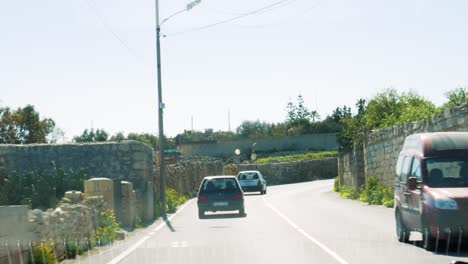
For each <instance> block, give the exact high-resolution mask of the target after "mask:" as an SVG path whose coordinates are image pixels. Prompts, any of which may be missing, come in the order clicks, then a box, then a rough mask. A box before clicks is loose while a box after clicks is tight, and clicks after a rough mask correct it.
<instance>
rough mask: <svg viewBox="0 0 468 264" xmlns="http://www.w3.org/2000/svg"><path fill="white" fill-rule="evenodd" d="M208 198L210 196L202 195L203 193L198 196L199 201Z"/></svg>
mask: <svg viewBox="0 0 468 264" xmlns="http://www.w3.org/2000/svg"><path fill="white" fill-rule="evenodd" d="M206 200H208V197H206V196H201V195H199V196H198V201H206Z"/></svg>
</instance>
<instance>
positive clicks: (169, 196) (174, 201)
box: [154, 188, 189, 218]
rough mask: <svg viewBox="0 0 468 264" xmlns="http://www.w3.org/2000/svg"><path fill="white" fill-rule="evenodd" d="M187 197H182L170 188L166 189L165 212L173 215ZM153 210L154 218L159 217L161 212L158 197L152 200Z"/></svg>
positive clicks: (182, 195)
mask: <svg viewBox="0 0 468 264" xmlns="http://www.w3.org/2000/svg"><path fill="white" fill-rule="evenodd" d="M188 197H189V195H184V194H182V193H179V192H177V191H176V190H174V189H172V188H166V212H167V213H174V212H175V211H176V210H177V207H178V206H179V205H181V204H183V203H185V202H186V201H187V200H188V199H189V198H188ZM154 204H155V209H154V214H155V215H154V216H155V218H158V217H161V216H162V213H163V210H162V205H161V199H160V197H159V196H157V197H155V199H154Z"/></svg>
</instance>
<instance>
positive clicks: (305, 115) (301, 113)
mask: <svg viewBox="0 0 468 264" xmlns="http://www.w3.org/2000/svg"><path fill="white" fill-rule="evenodd" d="M310 117H311V116H310V111H309V109H308V108H307V107H306V106H305V105H304V98H303V97H302V95H301V94H299V95H298V96H297V107H296V119H307V120H308V119H309V118H310Z"/></svg>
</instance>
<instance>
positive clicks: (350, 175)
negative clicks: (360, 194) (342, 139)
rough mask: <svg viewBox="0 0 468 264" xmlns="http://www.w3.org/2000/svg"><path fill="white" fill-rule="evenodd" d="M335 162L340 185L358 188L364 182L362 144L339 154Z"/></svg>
mask: <svg viewBox="0 0 468 264" xmlns="http://www.w3.org/2000/svg"><path fill="white" fill-rule="evenodd" d="M337 163H338V176H339V181H340V185H346V186H348V187H352V188H353V189H354V190H358V188H359V187H360V186H361V185H362V184H364V182H365V178H364V170H365V162H364V152H363V148H362V145H358V146H354V148H353V151H351V152H350V153H346V154H344V155H341V156H340V157H339V158H338V160H337Z"/></svg>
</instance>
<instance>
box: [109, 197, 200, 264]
mask: <svg viewBox="0 0 468 264" xmlns="http://www.w3.org/2000/svg"><path fill="white" fill-rule="evenodd" d="M192 201H193V200H190V201H188V202H187V203H186V204H184V205H183V206H182V207H180V208H179V210H177V212H175V213H174V214H173V215H171V216H169V218H168V221H171V219H172V218H174V217H175V216H176V215H177V214H178V213H180V212H181V211H182V210H184V209H185V207H187V205H189V204H190V203H191V202H192ZM165 225H166V221H164V222H162V223H161V224H159V225H158V226H157V227H156V228H155V229H153V232H152V233H153V234H154V233H156V232H158V231H159V230H161V229H162V228H163V227H164V226H165ZM149 234H150V235H149V236H144V237H143V238H141V239H140V240H138V241H137V242H136V243H135V244H133V245H132V246H131V247H129V248H128V249H127V250H125V251H124V252H122V253H121V254H120V255H118V256H117V257H115V258H114V259H112V260H111V261H109V262H107V264H117V263H119V262H120V261H122V260H123V259H124V258H126V257H127V256H128V255H130V253H132V252H133V251H134V250H135V249H137V248H138V247H139V246H141V245H142V244H143V243H145V241H146V240H148V239H149V238H150V237H151V236H152V235H151V232H150V233H149Z"/></svg>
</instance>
